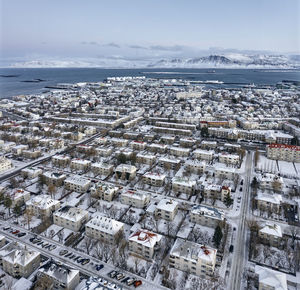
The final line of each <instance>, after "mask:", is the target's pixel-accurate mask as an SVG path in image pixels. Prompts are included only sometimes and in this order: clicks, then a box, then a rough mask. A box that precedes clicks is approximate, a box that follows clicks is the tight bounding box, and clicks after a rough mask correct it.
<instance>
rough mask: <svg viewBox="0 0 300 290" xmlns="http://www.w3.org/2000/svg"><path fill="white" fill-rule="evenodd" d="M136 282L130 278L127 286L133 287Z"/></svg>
mask: <svg viewBox="0 0 300 290" xmlns="http://www.w3.org/2000/svg"><path fill="white" fill-rule="evenodd" d="M134 282H135V279H134V278H130V279H128V280H127V285H128V286H131V285H132V284H133V283H134Z"/></svg>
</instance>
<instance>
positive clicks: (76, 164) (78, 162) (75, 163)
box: [70, 158, 91, 171]
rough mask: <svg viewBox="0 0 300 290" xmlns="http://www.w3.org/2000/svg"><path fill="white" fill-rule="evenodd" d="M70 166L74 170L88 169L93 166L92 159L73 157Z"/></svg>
mask: <svg viewBox="0 0 300 290" xmlns="http://www.w3.org/2000/svg"><path fill="white" fill-rule="evenodd" d="M70 167H71V169H74V170H80V171H86V170H88V169H89V168H90V167H91V161H89V160H83V159H79V158H75V159H72V161H71V166H70Z"/></svg>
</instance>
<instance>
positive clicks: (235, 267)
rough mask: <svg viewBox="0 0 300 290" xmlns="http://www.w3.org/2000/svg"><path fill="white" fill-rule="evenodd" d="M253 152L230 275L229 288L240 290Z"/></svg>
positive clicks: (248, 211) (244, 255) (245, 257)
mask: <svg viewBox="0 0 300 290" xmlns="http://www.w3.org/2000/svg"><path fill="white" fill-rule="evenodd" d="M253 156H254V154H253V152H252V151H251V153H247V155H246V175H245V178H244V197H243V198H242V204H241V211H240V216H239V224H238V228H237V233H236V239H235V245H234V253H233V257H232V264H231V270H230V276H229V283H228V288H227V289H228V290H240V289H241V286H242V285H241V278H242V274H243V271H244V266H245V263H246V261H247V246H248V241H247V230H246V229H247V220H248V216H249V213H250V194H251V190H250V189H251V187H250V184H251V174H252V165H253Z"/></svg>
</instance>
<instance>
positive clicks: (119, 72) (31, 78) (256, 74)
mask: <svg viewBox="0 0 300 290" xmlns="http://www.w3.org/2000/svg"><path fill="white" fill-rule="evenodd" d="M112 76H145V77H147V78H160V79H161V78H164V79H185V80H190V81H204V82H205V81H207V80H208V81H209V80H213V81H220V82H224V83H222V84H206V85H205V86H206V87H209V88H216V89H217V88H242V87H244V86H245V85H252V84H254V85H255V86H256V87H268V86H275V85H276V84H277V83H279V82H282V81H283V80H290V81H300V70H299V69H298V70H288V69H215V68H214V69H166V68H164V69H143V68H141V69H102V68H1V69H0V98H10V97H12V96H16V95H26V94H38V93H43V92H46V91H48V90H49V89H46V88H45V87H48V86H56V85H57V84H59V83H78V82H101V81H104V80H105V79H106V78H107V77H112ZM35 80H40V81H35Z"/></svg>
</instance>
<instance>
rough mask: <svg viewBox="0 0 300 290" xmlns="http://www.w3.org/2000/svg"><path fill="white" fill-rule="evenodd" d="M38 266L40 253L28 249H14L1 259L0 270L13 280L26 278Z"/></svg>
mask: <svg viewBox="0 0 300 290" xmlns="http://www.w3.org/2000/svg"><path fill="white" fill-rule="evenodd" d="M39 266H40V253H39V252H36V251H33V250H31V249H28V248H27V247H25V248H24V249H21V248H15V249H14V250H12V251H11V252H10V253H8V254H7V255H5V256H3V257H2V268H3V270H4V271H5V272H6V273H8V274H9V275H11V276H13V277H15V278H20V277H24V278H28V277H29V276H30V275H31V274H32V273H33V272H34V271H35V270H36V269H37V268H38V267H39Z"/></svg>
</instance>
